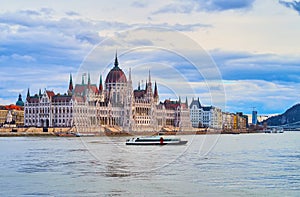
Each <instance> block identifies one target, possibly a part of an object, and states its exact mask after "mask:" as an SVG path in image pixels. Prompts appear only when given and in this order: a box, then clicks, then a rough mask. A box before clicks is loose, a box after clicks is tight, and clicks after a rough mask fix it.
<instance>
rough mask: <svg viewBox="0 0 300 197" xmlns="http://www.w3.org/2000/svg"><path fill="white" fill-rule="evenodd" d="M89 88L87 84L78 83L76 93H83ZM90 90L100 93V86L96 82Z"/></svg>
mask: <svg viewBox="0 0 300 197" xmlns="http://www.w3.org/2000/svg"><path fill="white" fill-rule="evenodd" d="M87 88H88V85H87V84H76V86H75V90H74V93H75V94H82V93H83V92H84V91H85V90H86V89H87ZM90 90H92V91H93V92H94V93H98V88H97V86H96V85H95V84H92V85H90Z"/></svg>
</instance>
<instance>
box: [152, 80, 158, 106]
mask: <svg viewBox="0 0 300 197" xmlns="http://www.w3.org/2000/svg"><path fill="white" fill-rule="evenodd" d="M153 98H154V102H155V103H158V100H159V97H158V91H157V85H156V81H155V84H154V94H153Z"/></svg>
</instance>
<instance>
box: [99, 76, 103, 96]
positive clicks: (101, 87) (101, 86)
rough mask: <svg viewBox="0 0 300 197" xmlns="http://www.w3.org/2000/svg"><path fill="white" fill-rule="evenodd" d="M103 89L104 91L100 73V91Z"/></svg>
mask: <svg viewBox="0 0 300 197" xmlns="http://www.w3.org/2000/svg"><path fill="white" fill-rule="evenodd" d="M102 91H103V85H102V75H100V83H99V92H100V93H102Z"/></svg>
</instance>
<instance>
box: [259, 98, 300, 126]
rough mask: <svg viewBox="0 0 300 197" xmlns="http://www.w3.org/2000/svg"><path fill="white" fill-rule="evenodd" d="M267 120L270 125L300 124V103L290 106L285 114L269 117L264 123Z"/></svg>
mask: <svg viewBox="0 0 300 197" xmlns="http://www.w3.org/2000/svg"><path fill="white" fill-rule="evenodd" d="M265 122H266V123H267V125H269V126H279V125H286V124H293V123H294V124H297V125H300V103H299V104H296V105H294V106H293V107H291V108H289V109H288V110H286V111H285V112H284V113H283V114H280V115H277V116H273V117H270V118H268V119H267V120H265V121H264V122H263V123H265Z"/></svg>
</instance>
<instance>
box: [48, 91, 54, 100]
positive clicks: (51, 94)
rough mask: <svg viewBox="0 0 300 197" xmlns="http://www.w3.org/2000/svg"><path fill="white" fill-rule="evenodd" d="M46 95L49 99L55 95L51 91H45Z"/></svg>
mask: <svg viewBox="0 0 300 197" xmlns="http://www.w3.org/2000/svg"><path fill="white" fill-rule="evenodd" d="M46 93H47V95H48V97H49V98H51V97H53V96H55V93H54V92H53V91H49V90H46Z"/></svg>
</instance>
